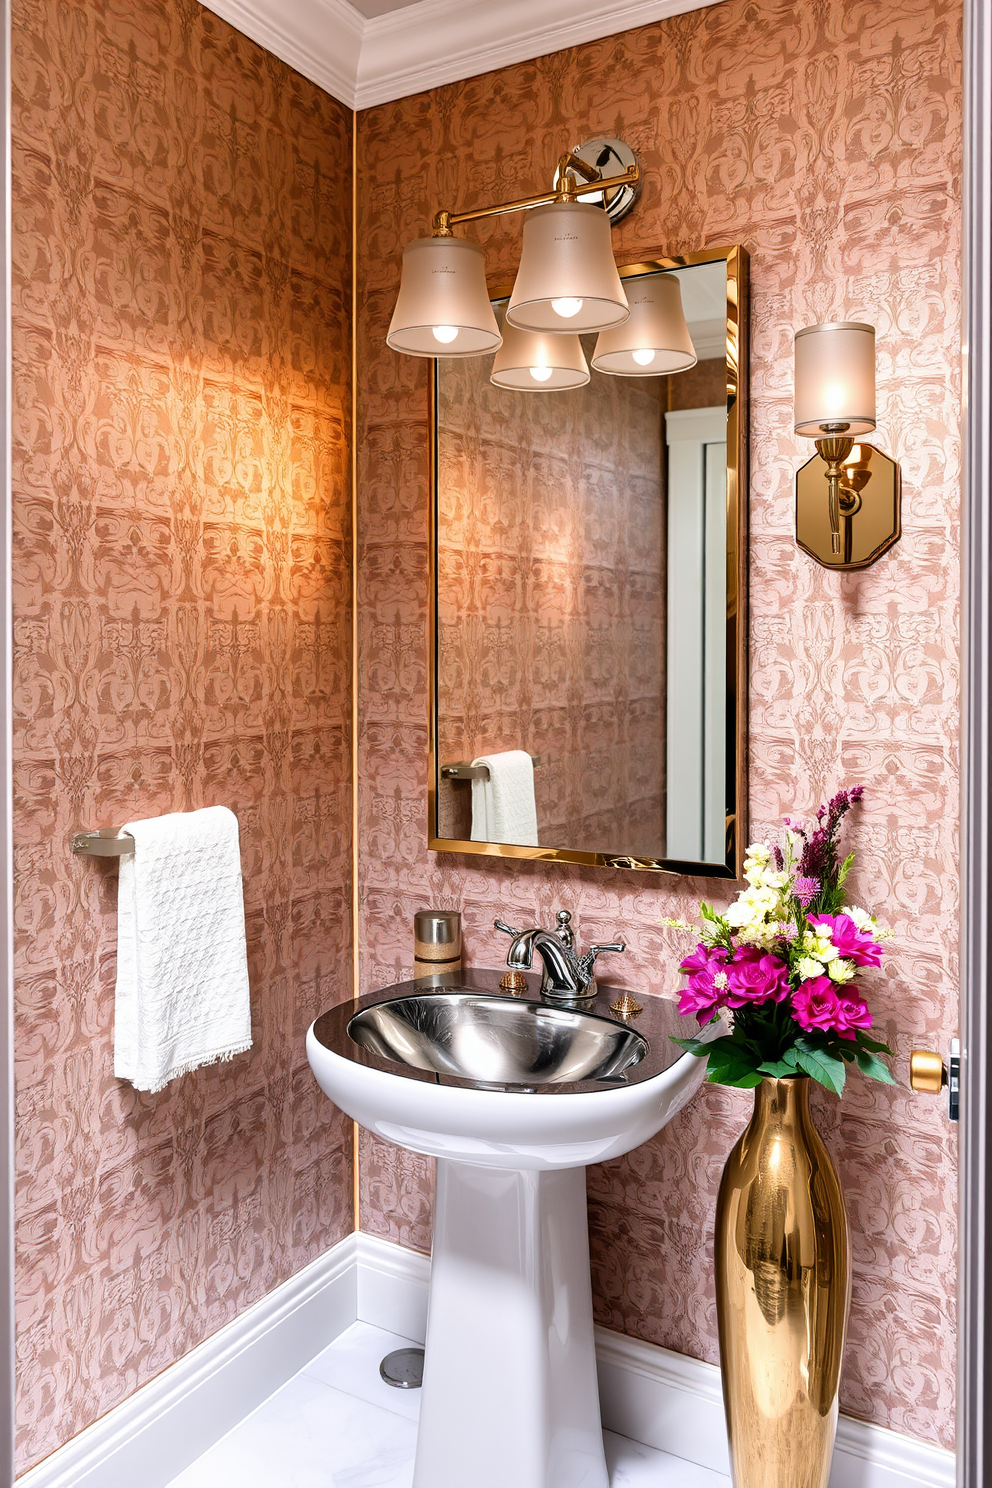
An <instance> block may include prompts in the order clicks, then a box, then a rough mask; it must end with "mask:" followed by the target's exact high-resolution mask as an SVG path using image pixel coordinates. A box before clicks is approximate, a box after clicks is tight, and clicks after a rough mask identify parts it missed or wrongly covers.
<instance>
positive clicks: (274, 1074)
mask: <svg viewBox="0 0 992 1488" xmlns="http://www.w3.org/2000/svg"><path fill="white" fill-rule="evenodd" d="M13 72H14V76H13V87H14V115H13V147H14V202H13V220H14V246H13V252H14V307H15V308H14V352H15V383H14V405H15V412H14V435H15V441H16V443H15V475H14V497H15V500H14V529H15V542H16V548H15V565H14V567H15V678H14V687H15V707H16V713H17V719H16V744H15V777H14V792H15V806H16V826H15V834H16V835H15V850H16V871H17V899H16V916H17V963H16V1020H17V1030H16V1040H17V1205H16V1218H17V1246H18V1279H17V1326H18V1339H17V1351H18V1364H17V1369H18V1389H19V1400H18V1424H19V1463H20V1466H21V1468H24V1467H26V1466H28V1465H29V1464H30V1463H32V1462H34V1461H36V1460H37V1459H38V1458H40V1457H41V1456H43V1455H44V1454H45V1453H47V1452H50V1451H51V1450H52V1449H53V1448H54V1447H56V1446H57V1445H58V1444H59V1443H60V1442H62V1441H64V1440H65V1439H66V1438H68V1437H69V1436H71V1435H72V1434H73V1433H74V1432H76V1431H78V1430H79V1429H80V1428H81V1427H83V1426H85V1425H86V1424H88V1423H89V1422H91V1421H92V1420H94V1419H95V1418H96V1417H97V1416H99V1415H101V1414H102V1413H103V1412H104V1411H106V1410H107V1409H108V1408H109V1407H110V1406H112V1405H114V1404H115V1402H117V1401H118V1400H120V1399H122V1398H123V1397H124V1396H126V1395H128V1394H130V1393H131V1391H133V1390H134V1389H135V1388H136V1387H137V1386H138V1385H141V1384H142V1383H144V1382H145V1381H146V1380H148V1379H150V1378H151V1377H152V1376H153V1375H155V1374H156V1373H157V1372H158V1371H159V1370H161V1369H162V1368H164V1367H165V1366H166V1365H168V1364H170V1363H171V1362H172V1361H173V1360H174V1359H176V1358H177V1357H179V1356H180V1355H182V1354H184V1353H185V1352H186V1351H187V1350H188V1349H189V1348H191V1347H192V1346H193V1345H194V1344H196V1343H198V1342H200V1340H201V1339H202V1338H204V1337H205V1336H206V1335H208V1334H209V1333H211V1332H213V1331H214V1330H215V1329H216V1328H218V1327H219V1326H220V1325H221V1324H222V1323H225V1322H226V1321H227V1320H228V1319H230V1318H231V1317H232V1316H234V1315H235V1314H236V1313H237V1312H238V1311H239V1310H241V1309H242V1308H243V1307H244V1306H246V1305H247V1304H248V1303H250V1302H252V1301H254V1300H255V1299H256V1298H257V1297H259V1296H261V1295H262V1294H263V1293H264V1292H266V1291H267V1290H268V1289H270V1288H271V1287H273V1286H274V1285H276V1283H278V1282H280V1281H282V1280H284V1279H285V1278H286V1277H288V1276H289V1275H290V1274H291V1273H292V1272H293V1271H295V1270H296V1269H298V1268H299V1267H300V1266H302V1265H303V1264H304V1263H306V1262H307V1261H310V1260H312V1259H313V1258H314V1257H315V1256H317V1255H318V1254H319V1253H320V1252H321V1251H323V1250H324V1249H326V1248H327V1246H328V1245H330V1244H332V1243H333V1242H335V1241H336V1240H338V1239H339V1238H340V1237H341V1236H342V1235H343V1234H345V1233H347V1232H348V1231H349V1230H350V1229H351V1226H352V1211H351V1181H352V1179H351V1145H352V1127H351V1123H350V1122H347V1121H345V1119H344V1118H343V1117H342V1116H341V1115H340V1114H339V1113H338V1112H336V1111H335V1109H334V1108H333V1107H332V1106H331V1105H330V1103H329V1102H328V1101H326V1100H325V1099H324V1098H323V1096H322V1095H321V1094H320V1091H319V1090H318V1089H317V1086H316V1084H315V1082H314V1080H313V1078H312V1076H311V1074H310V1071H309V1069H308V1067H307V1064H306V1058H305V1053H304V1045H303V1033H304V1031H305V1029H306V1026H307V1024H308V1022H309V1020H310V1019H311V1018H312V1017H313V1015H314V1014H315V1013H316V1012H317V1011H319V1010H320V1009H322V1008H324V1007H326V1006H328V1005H329V1004H330V1003H332V1002H333V1001H335V1000H336V999H337V998H339V997H341V996H345V995H347V994H348V992H349V990H350V986H349V982H350V966H349V960H350V953H349V950H348V945H349V941H350V933H351V932H350V919H349V914H350V911H349V903H350V868H349V862H350V845H351V844H350V819H351V798H350V785H349V779H350V768H351V762H350V745H349V725H350V695H349V678H350V659H349V658H350V617H349V607H350V580H349V576H348V572H347V558H348V553H349V547H350V517H349V511H350V483H349V461H350V449H349V438H348V426H349V420H350V416H351V415H350V392H349V388H348V382H349V378H350V365H349V362H350V356H349V342H350V323H349V318H350V309H349V306H350V275H351V265H350V237H351V222H350V211H351V208H350V200H351V190H350V182H349V181H348V180H347V179H342V178H341V176H340V175H339V174H338V168H339V164H340V161H341V160H342V158H343V159H345V160H347V159H348V158H349V156H350V148H351V127H352V125H351V116H350V115H349V114H348V113H347V111H346V110H345V109H344V108H343V107H342V106H340V105H339V104H337V103H336V102H334V100H332V99H331V98H329V97H327V95H326V94H324V93H322V92H320V90H319V89H317V88H316V87H313V86H312V85H311V84H310V83H307V82H306V81H304V80H303V79H302V78H301V77H299V76H298V75H296V74H295V73H293V72H292V71H290V69H289V68H287V67H285V66H284V65H283V64H282V63H280V62H278V61H276V60H275V59H274V58H273V57H271V56H269V55H267V54H266V53H265V52H264V51H262V50H261V49H260V48H259V47H257V46H256V45H254V44H253V43H252V42H250V41H247V40H246V39H245V38H244V37H242V36H239V35H238V34H237V33H236V32H235V31H233V30H232V29H231V28H230V27H229V26H227V25H226V24H225V23H224V22H223V21H220V20H218V19H217V17H215V16H213V15H211V13H210V12H209V11H206V10H204V9H202V8H201V6H200V5H199V4H197V3H196V0H63V3H60V4H58V5H52V4H48V3H45V0H15V5H14V18H13ZM212 804H224V805H227V806H230V807H231V808H232V809H233V810H234V811H235V812H236V813H237V815H238V818H239V821H240V825H241V841H242V858H243V864H244V875H245V897H246V911H247V921H248V941H249V960H250V973H251V985H252V1016H253V1025H254V1038H255V1044H254V1048H253V1049H252V1050H251V1052H250V1054H248V1055H245V1056H241V1057H239V1058H238V1059H236V1060H234V1061H233V1062H232V1063H231V1064H229V1065H220V1066H214V1067H212V1068H209V1069H204V1070H201V1071H199V1072H197V1073H195V1074H193V1075H190V1076H187V1077H186V1078H184V1079H181V1080H176V1081H174V1082H173V1083H172V1084H171V1085H169V1086H168V1087H167V1089H166V1090H165V1091H163V1092H162V1093H161V1094H159V1095H155V1096H149V1095H139V1094H137V1093H136V1092H135V1091H134V1090H133V1089H132V1088H131V1087H130V1086H129V1085H126V1084H124V1083H122V1082H118V1081H117V1080H115V1079H114V1078H113V1074H112V1027H113V986H114V966H115V951H116V933H115V905H116V876H117V870H116V867H115V866H114V865H113V864H112V862H108V861H107V860H103V861H100V860H93V861H87V860H86V859H73V858H72V857H71V856H70V853H69V838H70V835H71V833H72V832H73V830H74V829H76V828H79V827H95V826H98V825H102V826H112V825H120V824H121V823H122V822H124V821H126V820H127V819H128V818H129V817H131V816H149V815H156V814H160V813H163V812H168V811H183V810H190V809H193V808H195V807H199V806H205V805H212Z"/></svg>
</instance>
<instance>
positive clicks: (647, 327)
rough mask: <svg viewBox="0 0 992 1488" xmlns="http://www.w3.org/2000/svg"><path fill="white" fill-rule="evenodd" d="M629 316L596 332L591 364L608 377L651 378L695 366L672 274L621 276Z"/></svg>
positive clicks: (679, 293)
mask: <svg viewBox="0 0 992 1488" xmlns="http://www.w3.org/2000/svg"><path fill="white" fill-rule="evenodd" d="M626 289H627V303H628V304H629V305H630V319H629V320H625V321H624V323H623V325H620V326H613V327H612V328H611V329H610V330H608V331H600V333H599V339H598V341H597V342H596V350H595V351H594V352H593V355H592V364H593V366H594V367H595V369H596V371H597V372H610V373H612V374H613V376H614V377H656V376H661V375H663V374H664V373H667V372H684V371H685V370H686V368H687V367H694V366H695V365H696V348H695V347H694V346H693V344H692V337H691V336H690V335H689V327H688V326H687V325H686V323H685V314H684V313H683V310H682V286H681V285H680V284H679V281H678V279H677V278H676V276H675V275H674V274H649V275H646V276H645V277H644V278H639V279H628V280H627V285H626Z"/></svg>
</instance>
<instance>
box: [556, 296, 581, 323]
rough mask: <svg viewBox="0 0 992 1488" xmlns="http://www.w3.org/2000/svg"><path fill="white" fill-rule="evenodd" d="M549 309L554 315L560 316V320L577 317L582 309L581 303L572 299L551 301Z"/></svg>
mask: <svg viewBox="0 0 992 1488" xmlns="http://www.w3.org/2000/svg"><path fill="white" fill-rule="evenodd" d="M551 308H552V310H553V311H554V312H555V314H556V315H560V316H561V318H562V320H571V319H572V316H573V315H578V313H579V311H580V310H581V309H582V301H581V300H573V299H564V300H552V301H551Z"/></svg>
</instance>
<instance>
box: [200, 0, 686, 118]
mask: <svg viewBox="0 0 992 1488" xmlns="http://www.w3.org/2000/svg"><path fill="white" fill-rule="evenodd" d="M205 3H206V5H207V9H208V10H212V11H214V12H215V13H216V14H217V15H219V16H223V18H224V19H225V20H226V21H230V23H231V25H232V26H236V27H237V29H238V30H239V31H242V32H244V34H245V35H246V36H250V37H251V38H252V40H253V41H257V42H258V43H259V44H260V45H261V46H263V47H265V48H266V49H267V50H268V51H270V52H272V53H274V55H275V56H277V57H280V58H281V59H282V61H284V62H288V63H289V65H290V66H291V67H295V68H296V70H297V72H301V73H302V74H303V76H304V77H308V78H309V79H310V81H311V82H314V83H316V84H317V85H318V86H319V87H321V88H323V89H324V90H325V91H326V92H328V93H331V94H332V95H333V96H334V97H335V98H338V99H340V100H341V102H342V103H344V104H346V105H347V106H348V107H349V108H357V109H363V108H371V107H373V106H374V105H375V104H378V103H387V102H389V101H390V100H391V99H394V98H407V97H409V96H410V95H411V94H413V93H421V92H424V91H425V90H426V89H428V88H437V87H440V86H441V85H442V84H444V83H453V82H457V81H458V80H459V79H461V78H468V77H477V76H478V75H479V74H480V73H483V72H489V71H490V70H492V69H493V68H497V67H507V66H510V65H512V64H513V63H515V62H525V61H527V60H528V59H529V58H531V57H542V56H544V55H545V54H546V53H548V52H557V51H561V50H562V48H563V47H569V46H577V45H579V44H581V43H582V42H584V41H593V40H595V39H596V38H597V37H600V36H612V35H613V34H614V33H616V32H619V31H628V30H630V29H631V28H632V27H634V26H643V25H646V24H647V23H648V22H650V21H657V20H661V19H663V18H664V17H665V16H670V15H680V14H682V13H683V12H684V11H687V10H701V9H703V7H705V6H706V5H711V4H714V3H715V0H356V3H355V4H351V3H350V0H205Z"/></svg>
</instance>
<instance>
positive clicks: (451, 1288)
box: [413, 1158, 609, 1488]
mask: <svg viewBox="0 0 992 1488" xmlns="http://www.w3.org/2000/svg"><path fill="white" fill-rule="evenodd" d="M608 1481H609V1480H608V1477H607V1471H606V1460H605V1457H604V1455H603V1432H602V1426H601V1423H600V1416H599V1390H598V1384H597V1377H596V1356H595V1351H594V1346H593V1322H592V1292H591V1287H590V1280H589V1237H588V1227H587V1221H586V1174H585V1168H583V1167H578V1168H565V1169H560V1170H557V1171H550V1172H548V1171H545V1172H540V1171H533V1170H531V1171H526V1172H522V1171H518V1170H515V1169H504V1168H492V1167H477V1166H475V1165H474V1164H469V1163H462V1162H453V1161H451V1160H449V1159H446V1158H440V1159H439V1160H438V1164H437V1201H436V1208H435V1212H434V1246H433V1252H432V1260H431V1289H430V1304H429V1310H428V1318H427V1355H426V1360H425V1364H424V1387H423V1397H422V1401H421V1408H420V1432H419V1436H418V1439H417V1458H416V1466H415V1469H414V1476H413V1488H466V1485H468V1484H471V1485H472V1488H608Z"/></svg>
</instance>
